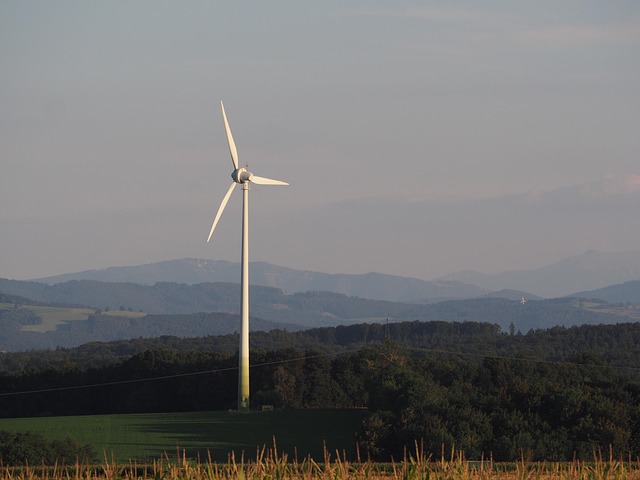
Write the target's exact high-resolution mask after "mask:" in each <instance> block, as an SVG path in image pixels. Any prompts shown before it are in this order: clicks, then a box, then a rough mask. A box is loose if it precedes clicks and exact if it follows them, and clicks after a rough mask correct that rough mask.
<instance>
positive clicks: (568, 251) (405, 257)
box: [0, 0, 640, 279]
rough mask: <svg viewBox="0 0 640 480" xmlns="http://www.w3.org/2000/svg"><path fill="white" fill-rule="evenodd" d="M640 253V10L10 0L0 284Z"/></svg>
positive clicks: (496, 4) (4, 12) (407, 269)
mask: <svg viewBox="0 0 640 480" xmlns="http://www.w3.org/2000/svg"><path fill="white" fill-rule="evenodd" d="M220 100H223V101H224V103H225V108H226V111H227V115H228V118H229V121H230V123H231V128H232V131H233V134H234V137H235V140H236V144H237V146H238V150H239V155H240V162H241V163H242V164H248V165H249V167H250V169H251V170H252V171H253V172H254V173H255V174H257V175H262V176H267V177H273V178H277V179H282V180H287V181H289V182H290V183H291V185H290V186H288V187H272V186H254V187H252V189H251V193H250V197H251V222H250V223H251V228H250V233H251V235H250V237H251V242H250V243H251V246H250V251H251V253H250V257H251V260H261V261H267V262H271V263H275V264H279V265H283V266H287V267H291V268H297V269H307V270H317V271H323V272H328V273H365V272H370V271H378V272H384V273H390V274H398V275H406V276H413V277H417V278H423V279H432V278H435V277H438V276H440V275H445V274H448V273H452V272H456V271H460V270H467V269H472V270H477V271H481V272H484V273H494V272H500V271H504V270H511V269H521V268H533V267H539V266H543V265H548V264H551V263H554V262H556V261H558V260H560V259H563V258H565V257H567V256H571V255H575V254H579V253H582V252H584V251H586V250H589V249H595V250H602V251H630V250H640V3H639V2H637V1H636V0H632V1H616V2H608V1H601V0H598V1H562V2H558V1H555V0H549V1H536V2H511V1H504V2H500V1H486V2H478V1H469V2H428V1H421V2H407V1H398V2H348V1H347V2H345V1H323V2H309V1H299V0H298V1H290V2H283V1H277V0H276V1H272V2H264V1H255V2H203V1H197V2H190V1H187V2H163V1H155V0H154V1H136V2H85V1H79V2H70V1H59V2H44V1H43V2H33V1H29V2H24V1H3V2H0V162H1V169H0V277H5V278H16V279H27V278H35V277H42V276H47V275H54V274H60V273H68V272H75V271H80V270H86V269H94V268H105V267H109V266H122V265H139V264H144V263H151V262H155V261H160V260H168V259H176V258H185V257H196V258H208V259H214V260H229V261H239V259H240V204H241V198H242V195H241V192H240V189H239V188H238V189H237V191H236V192H234V194H233V196H232V197H231V200H230V203H229V206H228V207H227V211H225V214H224V216H223V217H222V220H221V222H220V224H219V226H218V228H217V230H216V232H215V234H214V237H213V239H212V241H211V243H209V244H207V243H206V238H207V234H208V233H209V229H210V227H211V222H212V220H213V217H214V215H215V213H216V210H217V208H218V205H219V204H220V202H221V200H222V197H223V196H224V194H225V192H226V190H227V188H228V187H229V184H230V182H231V179H230V174H231V171H232V165H231V161H230V158H229V152H228V147H227V143H226V137H225V134H224V127H223V123H222V118H221V114H220V105H219V102H220Z"/></svg>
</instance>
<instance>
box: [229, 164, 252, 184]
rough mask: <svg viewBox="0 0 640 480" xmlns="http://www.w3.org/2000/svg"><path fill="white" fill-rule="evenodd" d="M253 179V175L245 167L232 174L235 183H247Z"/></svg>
mask: <svg viewBox="0 0 640 480" xmlns="http://www.w3.org/2000/svg"><path fill="white" fill-rule="evenodd" d="M251 177H253V173H251V172H250V171H249V170H247V169H246V168H244V167H240V168H238V169H236V170H234V171H233V173H232V174H231V178H233V181H234V182H236V183H247V182H249V181H251Z"/></svg>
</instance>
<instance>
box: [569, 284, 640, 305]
mask: <svg viewBox="0 0 640 480" xmlns="http://www.w3.org/2000/svg"><path fill="white" fill-rule="evenodd" d="M571 296H572V297H576V298H597V299H600V300H604V301H605V302H608V303H633V304H640V280H634V281H631V282H625V283H621V284H618V285H610V286H608V287H605V288H599V289H597V290H589V291H585V292H578V293H575V294H573V295H571Z"/></svg>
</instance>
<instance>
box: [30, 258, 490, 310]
mask: <svg viewBox="0 0 640 480" xmlns="http://www.w3.org/2000/svg"><path fill="white" fill-rule="evenodd" d="M249 277H250V278H249V282H250V284H251V285H257V286H264V287H273V288H277V289H280V290H282V291H283V292H286V293H301V292H311V291H314V292H335V293H341V294H343V295H347V296H350V297H360V298H368V299H371V300H389V301H394V302H417V303H426V302H429V301H434V300H440V299H454V298H472V297H477V296H480V295H484V294H486V293H488V291H487V290H484V289H482V288H478V287H476V286H474V285H469V284H465V283H462V282H458V281H455V280H443V281H436V282H428V281H425V280H418V279H416V278H408V277H400V276H395V275H386V274H383V273H366V274H362V275H346V274H328V273H320V272H310V271H306V270H294V269H291V268H286V267H280V266H277V265H272V264H270V263H265V262H251V264H250V268H249ZM70 280H97V281H100V282H129V283H136V284H140V285H153V284H155V283H158V282H176V283H184V284H187V285H194V284H198V283H208V282H229V283H240V264H239V263H232V262H225V261H214V260H202V259H195V258H185V259H181V260H168V261H164V262H157V263H151V264H148V265H140V266H134V267H110V268H105V269H102V270H87V271H84V272H78V273H69V274H64V275H57V276H53V277H46V278H40V279H37V280H34V281H37V282H43V283H47V284H50V285H53V284H57V283H63V282H68V281H70Z"/></svg>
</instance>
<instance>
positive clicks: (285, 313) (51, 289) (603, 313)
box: [0, 280, 638, 351]
mask: <svg viewBox="0 0 640 480" xmlns="http://www.w3.org/2000/svg"><path fill="white" fill-rule="evenodd" d="M0 291H4V292H5V293H7V294H10V295H20V297H23V298H33V299H34V300H36V302H40V303H41V302H51V303H55V304H74V305H85V306H89V307H92V308H93V309H95V310H96V312H95V313H92V311H91V310H90V309H89V310H82V312H84V315H86V318H84V317H83V318H79V317H74V318H68V319H61V318H60V317H58V320H57V324H55V325H54V327H53V329H52V328H49V329H48V331H45V330H47V329H43V328H40V327H37V325H38V324H39V323H41V322H42V318H41V317H40V314H39V313H38V310H37V309H36V308H35V307H31V308H30V307H29V305H28V304H24V305H16V304H6V306H5V308H4V310H0V326H1V327H2V331H1V333H0V349H3V350H11V351H15V350H21V349H29V348H55V347H57V346H74V345H80V344H82V343H87V342H91V341H109V340H117V339H130V338H136V337H158V336H162V335H175V336H180V337H196V336H201V335H221V334H228V333H233V332H235V331H237V330H238V328H239V322H238V320H237V312H238V305H239V300H240V299H239V289H238V288H237V285H233V284H225V283H206V284H197V285H185V284H175V283H159V284H156V285H153V286H145V285H137V284H132V283H111V282H96V281H89V280H83V281H75V280H74V281H70V282H66V283H61V284H55V285H45V284H40V283H36V282H19V281H11V280H0ZM518 293H519V292H518ZM511 294H513V292H511ZM16 307H18V308H16ZM107 307H110V310H117V311H119V310H123V311H131V314H129V315H128V316H119V317H114V316H113V315H104V311H105V310H106V309H107ZM76 310H78V309H76ZM100 310H102V313H101V312H100ZM87 312H88V313H87ZM133 313H135V314H136V315H132V314H133ZM144 313H147V315H144ZM74 315H75V314H74ZM251 319H252V320H251V325H252V329H253V330H270V329H274V328H280V329H283V328H286V329H288V330H299V329H301V328H313V327H323V326H336V325H349V324H354V323H361V322H369V323H370V322H382V321H385V320H391V321H403V320H423V321H428V320H443V321H448V322H453V321H457V322H464V321H475V322H488V323H492V324H497V325H499V327H500V328H501V329H502V331H509V330H510V329H514V331H521V332H523V333H524V332H527V331H529V330H530V329H540V328H550V327H554V326H556V325H560V326H566V327H569V326H574V325H583V324H613V323H619V322H625V321H637V320H638V315H637V312H636V311H635V310H634V309H630V308H628V309H620V308H612V307H611V306H608V305H606V304H599V303H593V302H591V303H585V302H583V301H579V300H575V299H571V298H566V299H555V300H540V301H535V300H531V299H530V300H529V301H527V303H526V304H524V305H523V304H521V303H520V301H519V299H517V297H516V299H514V300H509V299H505V298H491V297H485V298H476V299H469V300H449V301H444V302H438V303H432V304H425V305H421V304H409V303H400V302H388V301H380V300H368V299H363V298H356V297H348V296H346V295H341V294H337V293H330V292H307V293H296V294H292V295H285V294H284V293H283V292H282V291H281V290H278V289H275V288H268V287H254V288H253V289H252V297H251ZM65 320H66V321H65ZM52 325H53V324H52Z"/></svg>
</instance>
